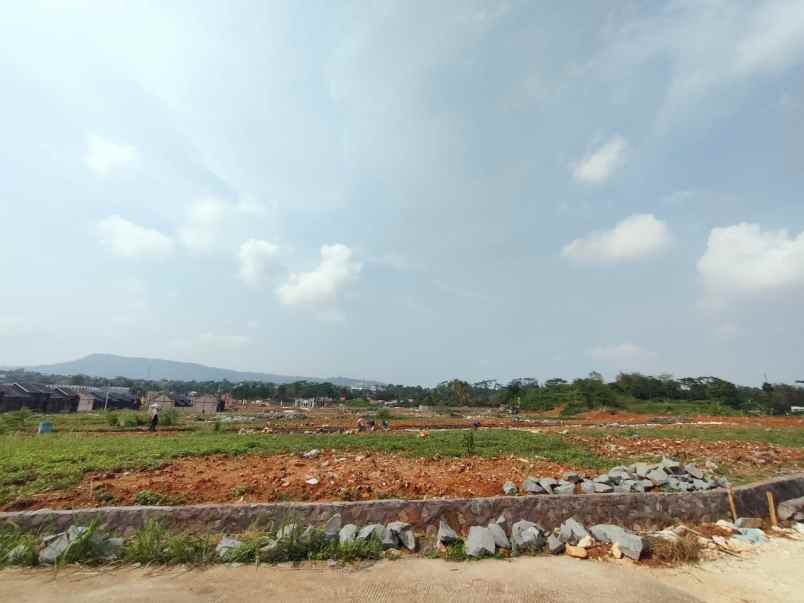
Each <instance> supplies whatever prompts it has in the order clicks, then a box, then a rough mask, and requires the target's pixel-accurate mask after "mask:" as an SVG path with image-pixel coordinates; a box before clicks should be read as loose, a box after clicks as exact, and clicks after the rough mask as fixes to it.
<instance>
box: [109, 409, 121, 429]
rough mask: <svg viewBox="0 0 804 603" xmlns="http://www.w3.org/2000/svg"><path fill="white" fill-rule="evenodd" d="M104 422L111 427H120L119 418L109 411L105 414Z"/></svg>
mask: <svg viewBox="0 0 804 603" xmlns="http://www.w3.org/2000/svg"><path fill="white" fill-rule="evenodd" d="M106 422H107V423H108V424H109V425H110V426H111V427H118V426H119V425H120V417H118V416H117V413H116V412H113V411H109V412H107V413H106Z"/></svg>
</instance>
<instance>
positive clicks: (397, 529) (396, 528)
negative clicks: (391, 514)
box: [388, 521, 410, 535]
mask: <svg viewBox="0 0 804 603" xmlns="http://www.w3.org/2000/svg"><path fill="white" fill-rule="evenodd" d="M388 529H389V530H391V531H392V532H393V533H394V534H396V535H399V534H401V533H402V532H405V531H407V530H410V524H409V523H406V522H404V521H392V522H391V523H389V524H388Z"/></svg>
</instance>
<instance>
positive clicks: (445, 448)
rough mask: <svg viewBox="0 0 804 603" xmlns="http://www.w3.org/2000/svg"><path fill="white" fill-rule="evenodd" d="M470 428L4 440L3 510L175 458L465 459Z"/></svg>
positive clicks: (498, 438) (530, 452)
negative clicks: (339, 454) (322, 452)
mask: <svg viewBox="0 0 804 603" xmlns="http://www.w3.org/2000/svg"><path fill="white" fill-rule="evenodd" d="M464 437H465V432H464V431H463V430H453V431H440V432H431V433H430V436H429V437H428V438H419V437H418V436H417V434H415V433H375V434H353V435H345V434H310V435H306V434H282V435H278V434H274V435H262V434H253V435H242V436H241V435H237V434H235V433H231V432H228V433H227V432H213V431H209V432H179V433H172V434H170V435H156V436H154V435H149V434H145V433H142V434H121V435H112V434H93V435H89V434H78V433H54V434H49V435H47V436H29V435H4V436H0V504H4V503H7V502H9V501H11V500H13V499H15V498H17V497H25V496H31V495H34V494H39V493H43V492H48V491H54V490H63V489H65V488H69V487H71V486H74V485H76V484H77V483H78V482H79V481H80V480H81V478H82V476H83V475H84V474H85V473H89V472H95V471H99V472H103V471H120V470H127V469H144V468H155V467H159V466H160V465H162V464H164V463H166V462H169V461H171V460H173V459H176V458H180V457H188V456H205V455H211V454H226V455H242V454H262V455H270V454H278V453H292V452H304V451H307V450H310V449H311V448H332V449H336V450H348V451H366V452H390V453H400V454H405V455H408V456H411V457H428V458H431V457H434V456H437V455H438V456H453V457H458V456H464V455H465V454H466V452H467V448H466V445H465V441H464ZM473 449H474V452H475V454H476V455H479V456H484V457H495V456H505V455H511V454H513V455H516V456H520V457H530V458H543V459H547V460H551V461H554V462H557V463H561V464H565V465H572V466H577V467H585V468H590V469H592V468H598V467H604V466H607V465H609V464H610V463H611V461H610V460H604V459H601V458H599V457H597V456H595V455H594V454H593V453H592V452H590V451H588V450H584V449H583V448H580V447H577V446H574V445H572V444H570V443H569V442H567V441H566V440H564V439H562V438H561V437H559V436H555V435H547V434H534V433H529V432H525V431H514V430H503V429H499V430H488V431H487V430H481V431H478V432H476V433H475V434H474V448H473Z"/></svg>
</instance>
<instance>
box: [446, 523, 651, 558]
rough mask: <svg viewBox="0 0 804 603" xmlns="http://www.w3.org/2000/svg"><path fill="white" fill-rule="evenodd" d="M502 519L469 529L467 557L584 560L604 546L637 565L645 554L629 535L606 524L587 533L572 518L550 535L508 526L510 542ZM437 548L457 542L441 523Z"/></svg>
mask: <svg viewBox="0 0 804 603" xmlns="http://www.w3.org/2000/svg"><path fill="white" fill-rule="evenodd" d="M505 524H506V521H505V518H503V517H500V518H499V519H498V520H497V521H495V522H492V523H490V524H488V525H487V526H472V527H470V528H469V533H468V534H467V537H466V539H465V540H464V542H463V547H464V553H465V554H466V556H467V557H486V556H491V555H495V554H497V553H498V552H501V551H507V552H509V553H510V554H512V555H519V554H523V553H538V552H541V551H543V550H545V547H546V549H547V552H549V553H551V554H553V555H561V554H562V553H565V554H567V555H569V556H572V557H578V558H581V559H585V558H587V557H588V556H589V553H588V551H587V549H589V548H591V547H593V546H594V545H595V543H606V544H611V545H614V546H617V547H618V550H619V551H621V553H622V555H624V556H626V557H628V558H630V559H633V560H634V561H639V559H640V557H641V556H642V555H643V554H644V553H645V552H646V551H647V549H648V546H647V542H646V541H645V540H644V539H643V538H642V537H641V536H638V535H636V534H634V533H633V532H630V531H628V530H626V529H624V528H621V527H619V526H614V525H608V524H600V525H595V526H591V527H590V528H589V529H588V530H587V529H586V528H585V527H584V526H583V525H582V524H581V523H580V522H579V521H578V520H576V519H575V518H574V517H570V518H569V519H567V520H566V521H565V522H564V523H562V524H561V526H560V527H559V528H557V529H555V530H553V531H551V532H548V531H547V530H545V529H544V528H543V527H542V526H540V525H539V524H538V523H535V522H532V521H528V520H526V519H522V520H519V521H517V522H516V523H514V524H513V525H512V526H511V536H510V538H509V537H508V535H507V534H506V532H505ZM436 539H437V545H438V546H439V547H440V548H442V549H443V548H444V547H446V546H448V545H451V544H454V543H455V542H459V540H460V537H459V536H458V534H457V532H455V530H453V529H452V528H451V527H450V526H449V524H448V523H447V522H446V521H445V520H444V519H442V520H441V522H440V524H439V527H438V534H437V536H436Z"/></svg>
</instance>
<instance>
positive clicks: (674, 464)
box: [657, 457, 683, 473]
mask: <svg viewBox="0 0 804 603" xmlns="http://www.w3.org/2000/svg"><path fill="white" fill-rule="evenodd" d="M657 468H658V469H661V470H662V471H664V472H665V473H681V472H682V471H683V469H682V468H681V463H679V462H678V461H674V460H673V459H668V458H667V457H665V458H663V459H662V460H661V462H660V463H659V465H658V466H657Z"/></svg>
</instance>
